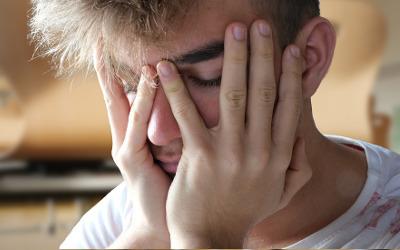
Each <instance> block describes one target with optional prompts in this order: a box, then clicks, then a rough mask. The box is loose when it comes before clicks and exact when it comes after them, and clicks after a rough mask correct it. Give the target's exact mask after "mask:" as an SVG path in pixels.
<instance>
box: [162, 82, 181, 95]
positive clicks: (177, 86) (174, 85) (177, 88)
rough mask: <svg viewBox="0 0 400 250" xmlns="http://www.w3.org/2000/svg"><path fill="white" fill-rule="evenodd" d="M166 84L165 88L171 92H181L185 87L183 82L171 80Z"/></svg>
mask: <svg viewBox="0 0 400 250" xmlns="http://www.w3.org/2000/svg"><path fill="white" fill-rule="evenodd" d="M164 86H165V87H164V90H165V91H166V92H168V93H171V94H176V93H179V92H181V90H182V88H183V84H181V83H179V82H170V83H169V84H166V85H164Z"/></svg>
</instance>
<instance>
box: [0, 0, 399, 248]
mask: <svg viewBox="0 0 400 250" xmlns="http://www.w3.org/2000/svg"><path fill="white" fill-rule="evenodd" d="M321 5H322V6H321V7H322V14H323V16H325V17H327V18H328V19H330V20H331V21H332V22H333V24H334V26H335V28H336V30H337V33H338V45H337V51H336V55H335V59H334V63H333V66H332V69H331V70H330V73H329V75H328V76H327V78H326V80H325V81H324V83H323V84H322V86H321V88H320V90H319V92H318V94H317V95H316V96H315V97H314V100H313V102H314V103H313V106H314V110H315V114H316V118H317V124H318V126H319V127H320V128H321V129H322V131H323V132H324V133H326V134H337V135H344V136H349V137H353V138H357V139H361V140H365V141H369V142H372V143H375V144H379V145H382V146H384V147H388V148H391V149H392V150H394V151H397V152H400V98H399V97H400V84H399V82H400V46H399V44H400V29H399V27H398V26H399V24H400V15H399V14H398V13H399V11H400V1H399V0H322V2H321ZM29 9H30V1H29V0H17V1H13V0H1V1H0V242H1V246H2V247H3V248H4V249H25V248H26V247H29V248H30V249H43V250H45V249H55V248H57V247H58V246H59V244H60V242H61V241H62V240H63V239H64V237H65V236H66V234H67V233H68V232H69V230H70V229H71V227H72V226H73V225H74V224H75V223H76V222H77V221H78V220H79V218H80V217H81V216H82V215H83V214H84V213H85V211H87V209H89V208H90V207H91V206H93V204H95V203H96V202H97V201H98V200H99V199H101V197H103V196H104V195H105V194H106V193H108V192H109V191H110V190H111V189H112V188H113V187H115V186H117V185H118V184H119V183H120V182H121V177H120V175H119V173H118V171H117V169H116V167H115V166H114V164H113V162H112V160H111V159H110V150H111V138H110V134H109V131H108V123H107V118H106V113H105V109H104V105H103V100H102V97H101V93H100V90H99V88H98V85H97V82H96V80H95V78H94V76H92V75H89V76H85V75H75V76H74V77H73V78H71V79H57V78H55V76H54V72H53V71H51V69H50V63H49V60H48V59H35V60H33V61H32V60H31V58H32V55H33V47H32V46H31V45H30V44H29V42H28V40H27V34H28V27H27V13H28V11H29Z"/></svg>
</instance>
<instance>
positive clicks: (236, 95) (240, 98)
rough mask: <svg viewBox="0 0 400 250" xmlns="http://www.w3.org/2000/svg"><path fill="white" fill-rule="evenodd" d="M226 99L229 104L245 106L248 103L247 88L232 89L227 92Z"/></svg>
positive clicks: (235, 106)
mask: <svg viewBox="0 0 400 250" xmlns="http://www.w3.org/2000/svg"><path fill="white" fill-rule="evenodd" d="M225 99H226V101H227V102H228V104H229V106H230V107H232V108H234V109H238V108H242V107H244V105H245V103H246V91H245V90H230V91H228V92H226V94H225Z"/></svg>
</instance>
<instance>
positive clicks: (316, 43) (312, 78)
mask: <svg viewBox="0 0 400 250" xmlns="http://www.w3.org/2000/svg"><path fill="white" fill-rule="evenodd" d="M296 45H297V46H299V47H300V48H301V49H302V51H303V55H304V57H305V65H304V71H303V94H304V96H305V97H306V98H311V97H312V96H313V95H314V94H315V92H316V91H317V89H318V87H319V85H320V84H321V81H322V80H323V78H324V77H325V75H326V73H327V72H328V70H329V67H330V65H331V63H332V58H333V54H334V51H335V47H336V32H335V29H334V27H333V25H332V24H331V23H330V22H329V21H328V20H327V19H325V18H323V17H315V18H313V19H311V20H310V21H308V22H307V23H306V24H305V25H304V26H303V28H302V29H301V31H300V32H299V34H298V36H297V39H296Z"/></svg>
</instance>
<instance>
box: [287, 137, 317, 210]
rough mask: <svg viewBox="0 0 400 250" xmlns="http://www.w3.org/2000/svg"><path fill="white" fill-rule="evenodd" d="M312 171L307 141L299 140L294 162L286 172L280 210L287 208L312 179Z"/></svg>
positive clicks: (296, 145)
mask: <svg viewBox="0 0 400 250" xmlns="http://www.w3.org/2000/svg"><path fill="white" fill-rule="evenodd" d="M311 176H312V169H311V166H310V164H309V162H308V159H307V155H306V148H305V141H304V139H302V138H299V139H298V140H297V142H296V144H295V147H294V150H293V156H292V161H291V163H290V166H289V168H288V170H287V172H286V180H285V187H284V192H283V195H282V199H281V203H280V206H279V209H283V208H284V207H286V206H287V205H288V204H289V203H290V201H291V200H292V199H293V197H294V196H295V195H296V194H297V193H298V192H299V191H300V189H302V188H303V187H304V186H305V184H307V182H308V181H309V180H310V179H311Z"/></svg>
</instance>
